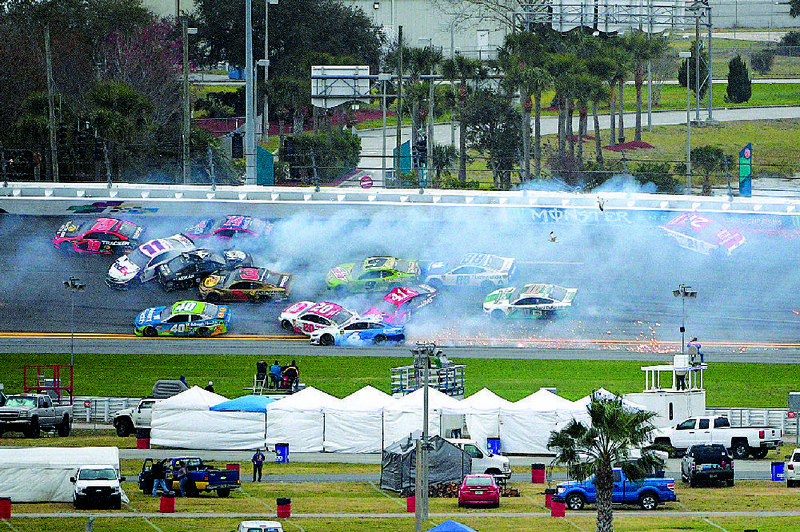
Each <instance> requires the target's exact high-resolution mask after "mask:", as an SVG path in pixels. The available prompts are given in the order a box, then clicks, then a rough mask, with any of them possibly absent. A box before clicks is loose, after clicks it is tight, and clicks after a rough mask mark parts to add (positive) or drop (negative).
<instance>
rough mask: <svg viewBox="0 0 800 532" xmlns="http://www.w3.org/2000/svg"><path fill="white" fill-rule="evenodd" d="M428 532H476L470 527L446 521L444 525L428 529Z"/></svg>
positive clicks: (450, 520)
mask: <svg viewBox="0 0 800 532" xmlns="http://www.w3.org/2000/svg"><path fill="white" fill-rule="evenodd" d="M428 532H478V531H477V530H475V529H474V528H472V527H469V526H467V525H463V524H461V523H459V522H458V521H453V520H452V519H448V520H447V521H445V522H444V523H442V524H440V525H437V526H435V527H433V528H430V529H428Z"/></svg>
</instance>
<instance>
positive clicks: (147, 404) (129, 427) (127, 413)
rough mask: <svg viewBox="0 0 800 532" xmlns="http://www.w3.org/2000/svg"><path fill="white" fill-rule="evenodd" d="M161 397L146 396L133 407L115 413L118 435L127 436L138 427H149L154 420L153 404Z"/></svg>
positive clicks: (115, 426) (115, 425)
mask: <svg viewBox="0 0 800 532" xmlns="http://www.w3.org/2000/svg"><path fill="white" fill-rule="evenodd" d="M159 401H161V399H153V398H151V397H150V398H145V399H141V400H140V401H139V404H138V405H136V406H135V407H133V408H123V409H122V410H117V412H115V413H114V428H115V429H117V436H121V437H125V436H129V435H131V434H133V433H134V432H136V431H137V430H138V429H149V428H150V422H151V421H152V420H153V405H154V404H156V403H157V402H159Z"/></svg>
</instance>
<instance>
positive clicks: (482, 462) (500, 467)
mask: <svg viewBox="0 0 800 532" xmlns="http://www.w3.org/2000/svg"><path fill="white" fill-rule="evenodd" d="M447 441H449V442H450V443H452V444H453V445H456V446H457V447H459V448H460V449H462V450H463V451H466V453H467V454H468V455H470V457H471V458H472V469H471V471H472V473H473V474H487V475H492V476H493V477H494V478H496V479H499V480H501V481H506V480H508V479H509V478H511V464H510V463H509V461H508V458H507V457H505V456H498V455H496V454H492V453H490V452H489V451H487V450H486V449H485V448H483V447H482V446H481V445H480V444H478V442H476V441H474V440H467V439H456V438H453V439H451V438H447Z"/></svg>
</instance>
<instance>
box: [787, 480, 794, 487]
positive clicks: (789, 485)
mask: <svg viewBox="0 0 800 532" xmlns="http://www.w3.org/2000/svg"><path fill="white" fill-rule="evenodd" d="M794 486H795V484H794V480H788V479H787V480H786V487H787V488H793V487H794Z"/></svg>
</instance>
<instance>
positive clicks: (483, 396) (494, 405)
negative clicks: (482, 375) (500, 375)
mask: <svg viewBox="0 0 800 532" xmlns="http://www.w3.org/2000/svg"><path fill="white" fill-rule="evenodd" d="M511 404H512V403H511V401H508V400H506V399H503V398H502V397H500V396H499V395H497V394H496V393H494V392H492V391H491V390H489V389H488V388H482V389H481V390H479V391H477V392H476V393H474V394H472V395H470V396H469V397H467V398H466V399H464V400H463V401H460V404H459V406H460V407H461V409H462V411H463V413H464V425H465V426H466V427H467V432H469V435H470V438H472V439H473V440H475V441H477V442H481V443H483V444H487V439H488V438H499V437H500V409H501V408H506V407H509V406H510V405H511Z"/></svg>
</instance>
